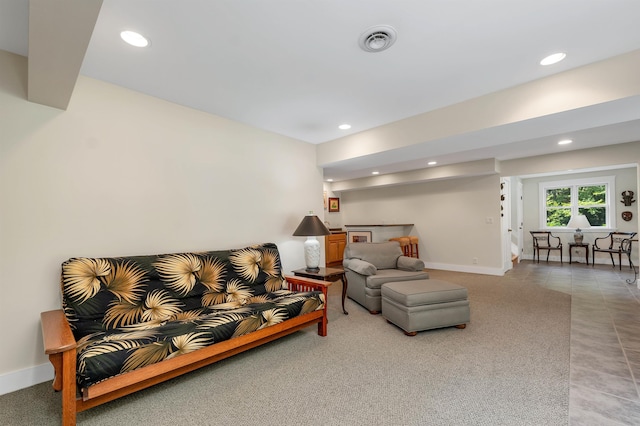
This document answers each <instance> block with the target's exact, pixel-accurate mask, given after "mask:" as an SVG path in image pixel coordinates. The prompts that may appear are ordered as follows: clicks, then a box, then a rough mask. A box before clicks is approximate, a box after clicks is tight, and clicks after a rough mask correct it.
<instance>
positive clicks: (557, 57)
mask: <svg viewBox="0 0 640 426" xmlns="http://www.w3.org/2000/svg"><path fill="white" fill-rule="evenodd" d="M566 57H567V54H566V53H564V52H558V53H554V54H553V55H549V56H547V57H546V58H544V59H543V60H541V61H540V65H553V64H557V63H558V62H560V61H561V60H563V59H564V58H566Z"/></svg>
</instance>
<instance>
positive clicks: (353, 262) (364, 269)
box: [342, 259, 378, 275]
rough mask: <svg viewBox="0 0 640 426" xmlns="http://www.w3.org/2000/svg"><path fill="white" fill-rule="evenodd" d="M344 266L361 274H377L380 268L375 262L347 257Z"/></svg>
mask: <svg viewBox="0 0 640 426" xmlns="http://www.w3.org/2000/svg"><path fill="white" fill-rule="evenodd" d="M342 264H343V266H344V267H345V268H347V269H350V270H352V271H353V272H355V273H357V274H360V275H375V274H376V273H377V272H378V268H376V266H375V265H374V264H373V263H369V262H366V261H364V260H362V259H345V260H344V261H343V263H342Z"/></svg>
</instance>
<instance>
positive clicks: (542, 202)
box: [538, 176, 616, 232]
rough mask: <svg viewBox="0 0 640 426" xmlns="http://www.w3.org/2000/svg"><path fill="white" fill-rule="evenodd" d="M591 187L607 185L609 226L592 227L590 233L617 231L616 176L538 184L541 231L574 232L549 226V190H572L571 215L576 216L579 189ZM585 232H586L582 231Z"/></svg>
mask: <svg viewBox="0 0 640 426" xmlns="http://www.w3.org/2000/svg"><path fill="white" fill-rule="evenodd" d="M590 185H605V188H606V192H607V200H606V203H605V208H606V211H607V216H606V221H607V224H609V226H606V227H605V226H592V227H591V228H589V229H588V231H598V232H602V231H612V230H614V229H616V214H615V211H614V210H615V207H614V204H613V198H614V195H613V194H616V187H615V186H616V178H615V176H599V177H593V178H585V179H567V180H557V181H553V182H540V183H538V190H539V194H540V195H539V202H538V204H539V207H540V214H539V219H540V220H539V222H540V229H545V230H567V231H573V228H567V227H566V226H547V189H555V188H567V187H570V188H571V215H572V216H573V215H575V214H577V213H578V191H577V189H578V187H579V186H590ZM582 231H583V232H584V231H585V230H582Z"/></svg>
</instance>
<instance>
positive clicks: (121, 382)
mask: <svg viewBox="0 0 640 426" xmlns="http://www.w3.org/2000/svg"><path fill="white" fill-rule="evenodd" d="M285 279H286V281H287V285H288V288H289V289H290V290H293V291H314V290H317V291H322V293H323V294H324V297H325V304H324V308H323V309H322V310H318V311H314V312H310V313H307V314H304V315H300V316H298V317H295V318H290V319H288V320H286V321H283V322H281V323H279V324H275V325H273V326H270V327H266V328H263V329H260V330H256V331H254V332H251V333H249V334H245V335H242V336H239V337H236V338H233V339H229V340H225V341H222V342H219V343H215V344H213V345H211V346H208V347H206V348H202V349H198V350H196V351H193V352H190V353H187V354H184V355H181V356H178V357H175V358H171V359H166V360H163V361H161V362H158V363H156V364H152V365H148V366H146V367H142V368H139V369H137V370H133V371H130V372H127V373H123V374H120V375H118V376H114V377H111V378H109V379H107V380H104V381H102V382H99V383H96V384H94V385H91V386H89V387H88V388H83V389H81V392H80V394H79V395H78V394H77V393H76V391H77V385H76V340H75V338H74V336H73V332H72V331H71V327H70V326H69V323H68V321H67V319H66V317H65V315H64V312H63V311H62V310H61V309H58V310H54V311H47V312H43V313H41V321H42V335H43V340H44V350H45V353H46V354H47V355H49V361H50V362H51V364H53V368H54V372H55V377H54V380H53V388H54V389H55V390H56V391H61V393H62V424H63V426H68V425H75V424H76V414H77V413H79V412H81V411H84V410H87V409H89V408H92V407H95V406H97V405H100V404H104V403H105V402H109V401H113V400H114V399H117V398H120V397H122V396H125V395H129V394H131V393H133V392H136V391H139V390H142V389H145V388H148V387H150V386H153V385H155V384H158V383H162V382H164V381H167V380H169V379H172V378H174V377H177V376H180V375H182V374H184V373H187V372H189V371H193V370H196V369H198V368H200V367H204V366H206V365H209V364H212V363H214V362H217V361H220V360H222V359H225V358H228V357H230V356H232V355H235V354H238V353H241V352H244V351H246V350H249V349H252V348H255V347H256V346H260V345H262V344H264V343H267V342H270V341H272V340H275V339H278V338H280V337H282V336H286V335H288V334H291V333H294V332H296V331H298V330H300V329H302V328H305V327H308V326H310V325H313V324H318V335H320V336H326V335H327V288H328V287H329V285H331V283H329V282H326V281H320V280H314V279H310V278H302V277H289V276H287V277H285Z"/></svg>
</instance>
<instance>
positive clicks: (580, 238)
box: [573, 228, 584, 244]
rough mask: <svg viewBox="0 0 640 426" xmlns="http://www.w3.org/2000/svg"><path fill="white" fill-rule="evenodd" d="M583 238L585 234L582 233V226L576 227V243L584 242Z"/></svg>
mask: <svg viewBox="0 0 640 426" xmlns="http://www.w3.org/2000/svg"><path fill="white" fill-rule="evenodd" d="M583 239H584V235H582V231H581V230H580V228H578V229H576V233H575V234H573V240H574V241H575V243H576V244H582V241H583Z"/></svg>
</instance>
